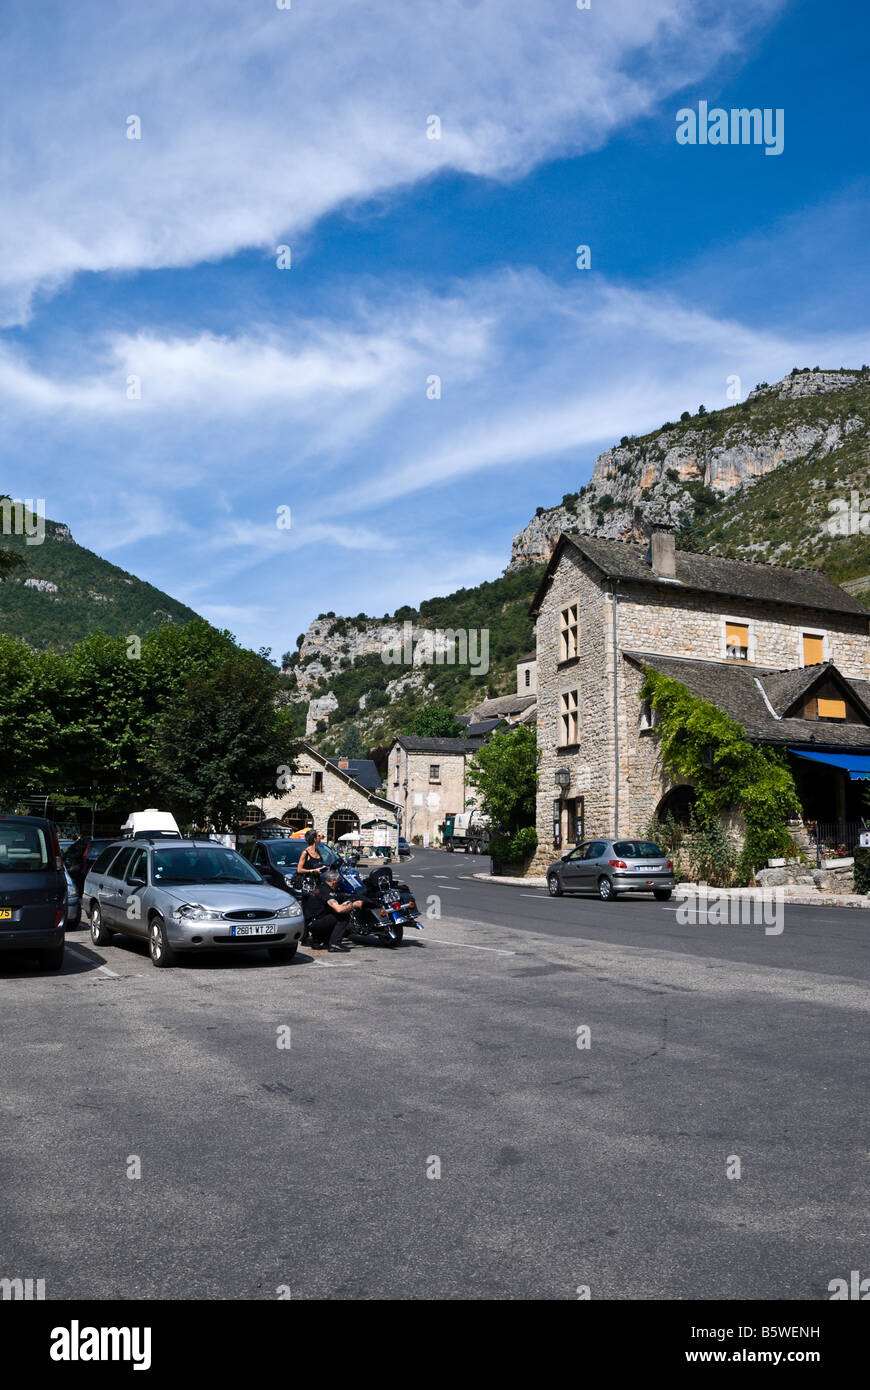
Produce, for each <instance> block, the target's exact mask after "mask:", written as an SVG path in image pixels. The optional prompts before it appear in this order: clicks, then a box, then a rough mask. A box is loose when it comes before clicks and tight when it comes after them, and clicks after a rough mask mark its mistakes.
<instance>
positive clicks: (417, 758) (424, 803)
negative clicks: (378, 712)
mask: <svg viewBox="0 0 870 1390" xmlns="http://www.w3.org/2000/svg"><path fill="white" fill-rule="evenodd" d="M481 744H482V740H481V739H479V738H478V739H473V738H415V737H413V736H411V735H402V737H400V738H396V739H394V740H393V742H392V744H391V746H390V752H389V757H388V762H387V792H388V793H389V795H390V796H391V797H392V799H393V801H395V802H396V803H397V804H398V806H399V807H400V808H401V825H402V834H403V835H404V836H405V838H406V839H408V840H411V839H412V837H413V836H416V835H419V836H420V837H421V840H422V842H423V843H424V844H430V845H431V844H436V843H440V840H441V822H442V821H443V820H444V817H445V816H446V815H448V814H449V813H450V812H451V811H452V812H454V813H456V812H459V811H464V810H465V809H466V801H467V800H468V799H469V798H470V797H471V796H472V795H473V789H472V788H469V786H468V782H467V776H466V773H467V767H468V762H469V759H471V758H473V757H474V754H475V753H476V752H477V751H478V750H479V748H480V747H481Z"/></svg>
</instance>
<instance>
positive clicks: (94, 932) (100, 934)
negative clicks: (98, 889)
mask: <svg viewBox="0 0 870 1390" xmlns="http://www.w3.org/2000/svg"><path fill="white" fill-rule="evenodd" d="M88 915H89V917H90V919H91V941H93V943H94V945H95V946H107V945H108V944H109V942H110V941H111V939H112V937H113V936H114V934H115V933H114V932H113V931H111V930H110V929H109V928H108V927H107V926H106V924H105V922H104V921H103V910H102V908H101V907H100V904H99V903H98V902H92V903H91V908H90V912H89V914H88Z"/></svg>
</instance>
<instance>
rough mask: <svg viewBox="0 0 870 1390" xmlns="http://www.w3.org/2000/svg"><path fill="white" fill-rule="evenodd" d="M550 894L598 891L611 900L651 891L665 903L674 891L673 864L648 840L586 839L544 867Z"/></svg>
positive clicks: (557, 895) (599, 894) (605, 899)
mask: <svg viewBox="0 0 870 1390" xmlns="http://www.w3.org/2000/svg"><path fill="white" fill-rule="evenodd" d="M547 891H548V893H549V894H550V896H551V897H554V898H558V897H561V895H562V894H563V893H597V895H598V897H599V898H601V900H602V902H612V901H613V899H614V898H616V897H618V896H619V895H620V894H621V893H652V894H654V895H655V897H656V898H657V899H658V900H659V902H666V901H667V899H668V898H669V897H670V896H671V894H672V893H673V891H674V866H673V864H672V863H671V861H670V859H669V858H668V856H667V855H666V854H665V852H664V850H662V849H659V847H658V845H654V844H652V842H651V841H649V840H612V839H608V840H585V841H584V843H583V844H582V845H577V847H576V849H572V850H569V851H568V853H567V854H563V855H562V858H561V859H560V860H559V861H558V862H557V863H556V864H551V865H550V867H549V869H548V870H547Z"/></svg>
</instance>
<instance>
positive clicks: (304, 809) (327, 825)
mask: <svg viewBox="0 0 870 1390" xmlns="http://www.w3.org/2000/svg"><path fill="white" fill-rule="evenodd" d="M354 774H357V775H354ZM366 784H368V785H366ZM380 789H381V779H380V777H379V776H378V774H377V768H376V767H375V765H374V763H373V762H371V761H370V759H368V758H326V757H324V756H323V754H322V753H318V752H317V750H316V749H314V748H312V747H310V745H309V744H306V743H303V744H302V745H301V747H300V750H299V756H298V760H297V764H296V768H295V770H294V772H293V773H292V774H291V775H290V777H289V785H288V787H287V788H286V789H284V790H282V791H281V792H279V793H278V794H277V795H275V796H267V797H264V798H263V800H262V803H261V804H260V805H259V806H252V807H251V808H250V820H249V823H248V825H247V827H246V829H247V830H248V831H249V832H250V831H251V830H252V829H254V830H255V829H256V825H257V824H259V823H262V822H263V821H266V822H268V823H269V824H270V825H272V826H280V827H281V828H283V829H286V831H287V833H288V835H292V834H294V832H295V831H297V830H307V829H312V830H319V831H320V832H321V834H323V835H324V836H325V837H326V839H327V840H340V839H341V837H342V835H347V834H359V835H360V836H361V840H360V844H361V846H362V847H363V848H364V849H365V848H370V847H371V846H372V845H376V844H377V845H384V844H388V845H392V846H393V848H396V847H397V842H398V836H399V819H398V815H399V807H398V806H397V805H396V804H395V802H393V801H390V800H389V799H388V798H387V797H385V796H383V795H382V794H381V790H380Z"/></svg>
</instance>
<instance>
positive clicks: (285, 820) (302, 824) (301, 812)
mask: <svg viewBox="0 0 870 1390" xmlns="http://www.w3.org/2000/svg"><path fill="white" fill-rule="evenodd" d="M281 824H282V825H283V826H285V827H286V828H287V829H288V830H291V831H293V832H294V833H295V832H296V831H297V830H308V829H310V828H311V827H312V826H313V825H314V817H313V815H312V814H311V812H310V811H309V810H308V809H307V807H305V806H302V805H299V806H291V807H290V810H289V811H285V812H284V814H283V816H282V817H281Z"/></svg>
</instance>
